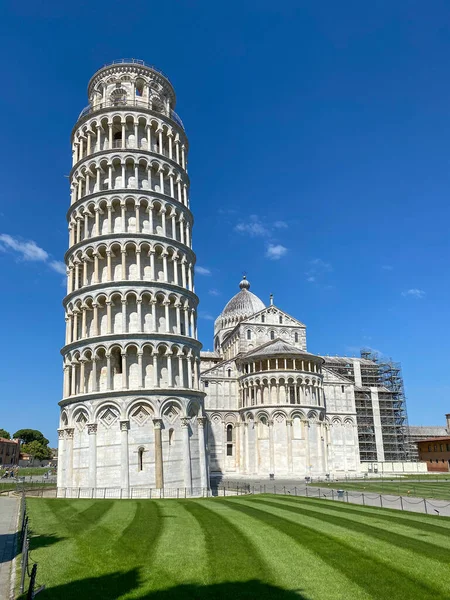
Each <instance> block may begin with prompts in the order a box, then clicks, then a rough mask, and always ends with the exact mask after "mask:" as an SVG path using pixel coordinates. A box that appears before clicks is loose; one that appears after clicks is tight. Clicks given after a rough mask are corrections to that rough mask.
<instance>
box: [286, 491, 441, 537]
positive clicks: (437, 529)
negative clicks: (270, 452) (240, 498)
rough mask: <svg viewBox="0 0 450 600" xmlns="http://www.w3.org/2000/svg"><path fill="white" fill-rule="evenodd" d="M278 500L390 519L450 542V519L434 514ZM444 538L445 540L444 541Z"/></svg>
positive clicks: (316, 501) (342, 513) (305, 500)
mask: <svg viewBox="0 0 450 600" xmlns="http://www.w3.org/2000/svg"><path fill="white" fill-rule="evenodd" d="M276 498H277V500H280V501H282V502H283V501H284V502H296V503H299V504H301V505H303V504H311V505H314V506H317V507H318V508H320V509H322V508H324V507H326V509H327V510H330V511H334V512H336V513H337V514H339V515H345V514H346V513H347V514H351V515H355V516H357V515H360V516H362V517H364V518H373V519H377V520H380V519H381V520H383V521H388V522H390V523H396V524H398V525H404V526H405V527H411V528H413V529H420V530H422V531H425V532H427V533H435V534H437V535H441V536H444V538H445V541H448V542H450V537H449V536H450V519H448V518H445V517H444V518H442V517H438V516H434V515H425V514H420V513H410V512H407V511H405V512H400V511H398V510H395V509H393V508H374V507H372V506H358V505H357V504H351V503H348V504H347V503H344V502H342V503H341V502H339V503H338V502H336V501H333V500H317V499H313V498H302V497H298V496H281V495H280V496H276ZM444 538H443V541H444Z"/></svg>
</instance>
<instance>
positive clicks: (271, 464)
mask: <svg viewBox="0 0 450 600" xmlns="http://www.w3.org/2000/svg"><path fill="white" fill-rule="evenodd" d="M268 424H269V472H270V473H274V472H275V470H274V469H275V452H274V446H273V419H269V421H268Z"/></svg>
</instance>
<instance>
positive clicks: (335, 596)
mask: <svg viewBox="0 0 450 600" xmlns="http://www.w3.org/2000/svg"><path fill="white" fill-rule="evenodd" d="M203 502H204V504H205V505H207V506H208V510H211V511H214V512H217V513H219V514H220V515H221V516H222V517H223V518H224V519H227V520H228V521H229V522H231V523H233V524H234V525H235V526H236V527H237V528H238V529H239V530H240V531H242V533H243V534H244V535H245V536H246V537H247V538H248V539H249V540H250V541H251V543H252V544H253V545H254V547H255V548H257V550H258V552H259V554H260V556H261V557H262V559H263V560H264V561H265V562H266V564H268V565H269V567H270V569H271V571H270V573H271V575H270V576H271V580H270V582H269V583H271V584H272V585H277V586H279V587H280V588H282V589H286V590H295V591H297V592H299V593H301V594H302V597H303V596H304V597H306V598H308V599H310V598H313V599H314V600H339V599H347V598H351V599H352V600H355V599H357V600H373V596H372V595H370V594H367V593H366V592H365V591H364V590H362V589H361V588H360V587H359V586H358V585H357V584H356V583H354V582H353V581H350V580H349V579H347V577H345V575H343V574H342V573H341V571H340V570H339V569H336V568H334V567H333V566H331V565H329V564H328V563H327V562H325V561H323V560H321V559H320V558H319V557H318V556H317V555H316V554H315V553H314V552H313V551H311V550H310V549H309V548H306V546H302V545H300V544H298V543H297V541H296V540H294V539H292V538H291V537H290V536H288V535H286V534H285V533H283V532H281V531H278V530H276V529H274V528H273V527H272V526H269V525H267V524H266V523H264V522H262V521H259V522H258V523H257V526H255V520H254V518H252V517H248V516H247V515H246V514H244V513H236V511H235V510H233V508H232V507H230V506H228V505H227V504H226V503H224V502H223V501H222V498H220V499H215V500H214V501H213V502H211V501H208V500H204V501H203ZM266 579H267V576H266ZM330 581H332V582H333V585H329V582H330Z"/></svg>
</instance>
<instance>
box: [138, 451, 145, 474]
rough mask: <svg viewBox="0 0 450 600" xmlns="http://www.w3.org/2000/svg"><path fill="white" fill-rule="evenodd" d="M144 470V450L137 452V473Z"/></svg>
mask: <svg viewBox="0 0 450 600" xmlns="http://www.w3.org/2000/svg"><path fill="white" fill-rule="evenodd" d="M143 470H144V448H142V447H141V448H139V450H138V471H143Z"/></svg>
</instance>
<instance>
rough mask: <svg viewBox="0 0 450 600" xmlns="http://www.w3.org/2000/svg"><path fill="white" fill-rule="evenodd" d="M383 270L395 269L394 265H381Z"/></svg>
mask: <svg viewBox="0 0 450 600" xmlns="http://www.w3.org/2000/svg"><path fill="white" fill-rule="evenodd" d="M381 268H382V269H383V271H393V270H394V267H393V266H392V265H381Z"/></svg>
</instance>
